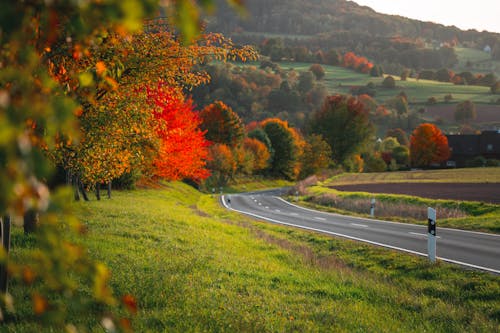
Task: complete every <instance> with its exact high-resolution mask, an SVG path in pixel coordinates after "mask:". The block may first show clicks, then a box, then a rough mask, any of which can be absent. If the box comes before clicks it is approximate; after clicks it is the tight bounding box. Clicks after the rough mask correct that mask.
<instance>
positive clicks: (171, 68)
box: [47, 20, 255, 186]
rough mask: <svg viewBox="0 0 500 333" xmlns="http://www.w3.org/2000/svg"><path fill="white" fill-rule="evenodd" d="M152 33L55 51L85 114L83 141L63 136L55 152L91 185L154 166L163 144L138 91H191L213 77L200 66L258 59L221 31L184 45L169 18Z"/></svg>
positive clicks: (152, 25) (55, 66)
mask: <svg viewBox="0 0 500 333" xmlns="http://www.w3.org/2000/svg"><path fill="white" fill-rule="evenodd" d="M145 30H146V32H143V33H138V34H133V35H128V34H123V33H116V32H111V31H103V32H101V33H100V34H99V37H100V39H99V42H98V43H95V44H93V45H91V46H89V47H87V48H82V47H78V45H76V46H75V45H72V44H67V43H66V44H64V43H63V44H62V45H60V46H59V48H58V49H57V52H55V51H50V52H47V57H48V62H49V65H50V68H51V73H52V75H53V77H55V78H56V79H57V80H58V81H59V82H60V83H61V84H63V85H65V86H66V87H67V88H68V94H70V95H73V96H75V98H76V99H78V100H80V101H81V103H82V105H83V107H82V108H81V110H80V112H78V116H79V120H80V125H81V126H80V130H81V141H79V142H77V141H75V140H72V138H71V137H68V136H67V135H61V136H60V137H61V138H63V139H62V140H59V141H58V144H57V145H56V146H55V147H49V148H50V151H51V155H52V156H53V157H54V159H55V161H56V162H57V163H58V164H60V165H61V166H63V167H64V169H66V170H67V171H69V172H70V173H72V174H74V175H78V176H79V177H80V178H81V179H82V180H83V182H84V183H85V184H87V185H90V186H92V185H93V184H95V183H101V182H109V181H111V180H112V179H114V178H117V177H119V176H120V175H121V174H123V173H124V172H128V171H130V170H131V169H137V168H138V169H142V170H145V169H148V168H149V166H150V165H151V159H152V156H154V153H153V154H152V153H151V151H154V150H155V149H156V147H158V143H157V141H156V139H155V136H154V134H155V133H154V131H153V127H151V126H149V124H150V123H149V121H148V118H151V117H152V115H151V114H149V113H148V109H147V108H144V107H143V106H142V105H143V104H144V103H145V99H146V96H144V92H142V93H141V92H137V87H143V86H155V85H156V84H157V82H158V81H161V82H162V85H167V86H170V87H175V88H176V89H178V91H180V89H181V88H182V89H187V90H189V89H190V88H192V87H195V86H197V85H199V84H202V83H206V82H208V80H209V79H210V77H209V75H208V74H207V73H206V72H204V71H200V70H198V71H197V70H193V66H194V65H196V64H199V63H204V62H208V61H211V60H222V61H224V60H228V59H230V60H233V59H241V60H246V59H252V58H254V57H255V52H254V51H253V50H252V49H250V48H248V47H242V48H239V47H236V46H235V45H233V44H232V42H231V41H230V40H229V39H226V38H224V37H223V36H222V35H220V34H201V35H199V36H198V37H197V38H196V39H195V40H192V43H191V44H189V45H184V44H183V43H182V41H180V40H179V39H178V38H177V37H176V36H175V34H174V33H173V32H172V31H171V29H170V27H169V25H168V23H167V22H166V21H164V20H153V21H150V22H148V23H147V24H146V29H145ZM163 148H165V147H164V146H163ZM171 176H173V175H172V174H170V175H169V177H171ZM174 178H175V177H174Z"/></svg>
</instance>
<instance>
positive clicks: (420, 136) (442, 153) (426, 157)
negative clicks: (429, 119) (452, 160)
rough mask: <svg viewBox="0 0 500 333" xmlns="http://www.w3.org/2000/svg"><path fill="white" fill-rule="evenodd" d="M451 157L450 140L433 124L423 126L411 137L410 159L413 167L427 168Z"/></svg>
mask: <svg viewBox="0 0 500 333" xmlns="http://www.w3.org/2000/svg"><path fill="white" fill-rule="evenodd" d="M449 156H450V148H449V147H448V139H447V138H446V136H445V135H444V134H443V132H441V130H440V129H439V128H438V127H437V126H435V125H433V124H427V123H426V124H421V125H420V126H418V127H417V128H416V129H415V130H414V131H413V133H412V134H411V137H410V159H411V164H412V165H413V166H418V167H426V166H430V165H431V164H434V163H441V162H444V161H446V160H447V159H448V157H449Z"/></svg>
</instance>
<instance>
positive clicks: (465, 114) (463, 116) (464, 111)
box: [454, 100, 476, 124]
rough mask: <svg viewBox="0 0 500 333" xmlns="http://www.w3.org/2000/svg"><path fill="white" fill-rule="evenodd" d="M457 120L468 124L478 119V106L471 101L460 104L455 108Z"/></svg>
mask: <svg viewBox="0 0 500 333" xmlns="http://www.w3.org/2000/svg"><path fill="white" fill-rule="evenodd" d="M454 115H455V120H456V121H457V122H460V123H464V124H465V123H467V122H469V121H470V120H474V119H476V106H475V105H474V103H473V102H471V101H470V100H466V101H463V102H461V103H458V104H457V106H456V107H455V114H454Z"/></svg>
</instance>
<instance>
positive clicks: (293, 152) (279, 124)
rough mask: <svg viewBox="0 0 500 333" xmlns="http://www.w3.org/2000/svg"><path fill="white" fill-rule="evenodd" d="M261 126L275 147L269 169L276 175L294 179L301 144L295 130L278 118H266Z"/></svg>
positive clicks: (273, 147)
mask: <svg viewBox="0 0 500 333" xmlns="http://www.w3.org/2000/svg"><path fill="white" fill-rule="evenodd" d="M261 126H262V129H263V130H264V132H266V135H267V137H268V138H269V140H270V141H271V146H272V149H273V158H272V161H271V166H270V170H269V171H270V172H271V174H272V175H274V176H278V177H285V178H286V179H294V178H295V176H296V173H295V172H296V171H295V170H296V167H297V163H298V161H299V160H298V158H299V146H298V144H297V142H296V140H295V137H294V133H293V131H292V130H291V129H290V128H289V127H288V123H287V122H285V121H283V120H280V119H276V118H272V119H266V120H264V121H263V122H262V123H261Z"/></svg>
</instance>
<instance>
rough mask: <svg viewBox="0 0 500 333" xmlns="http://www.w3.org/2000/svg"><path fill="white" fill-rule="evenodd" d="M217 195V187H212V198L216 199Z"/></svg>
mask: <svg viewBox="0 0 500 333" xmlns="http://www.w3.org/2000/svg"><path fill="white" fill-rule="evenodd" d="M214 195H215V187H212V198H213V197H214Z"/></svg>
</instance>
